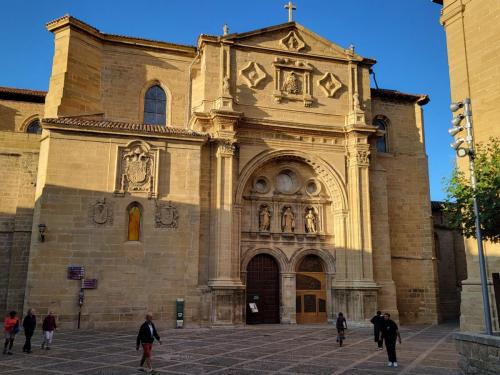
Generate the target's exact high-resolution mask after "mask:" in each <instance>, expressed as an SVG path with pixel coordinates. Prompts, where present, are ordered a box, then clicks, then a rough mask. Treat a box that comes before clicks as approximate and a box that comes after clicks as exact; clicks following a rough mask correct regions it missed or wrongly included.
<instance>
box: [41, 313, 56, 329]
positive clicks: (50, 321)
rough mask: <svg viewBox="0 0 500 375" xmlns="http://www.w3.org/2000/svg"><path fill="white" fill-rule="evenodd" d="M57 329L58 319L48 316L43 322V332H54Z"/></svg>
mask: <svg viewBox="0 0 500 375" xmlns="http://www.w3.org/2000/svg"><path fill="white" fill-rule="evenodd" d="M56 328H57V326H56V318H55V317H54V315H47V316H46V317H45V319H44V320H43V324H42V330H43V331H53V330H55V329H56Z"/></svg>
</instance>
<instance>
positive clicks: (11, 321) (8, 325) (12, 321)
mask: <svg viewBox="0 0 500 375" xmlns="http://www.w3.org/2000/svg"><path fill="white" fill-rule="evenodd" d="M16 325H19V321H18V320H17V318H11V317H10V316H8V317H6V318H5V320H4V322H3V330H4V332H5V333H11V332H12V330H13V329H14V327H15V326H16Z"/></svg>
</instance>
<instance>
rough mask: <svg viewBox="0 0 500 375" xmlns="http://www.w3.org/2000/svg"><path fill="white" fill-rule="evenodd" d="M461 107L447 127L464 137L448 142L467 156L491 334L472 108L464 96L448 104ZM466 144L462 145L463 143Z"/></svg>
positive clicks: (458, 151) (488, 326)
mask: <svg viewBox="0 0 500 375" xmlns="http://www.w3.org/2000/svg"><path fill="white" fill-rule="evenodd" d="M462 108H463V113H460V114H458V115H457V116H455V117H453V119H452V120H451V124H452V125H453V127H452V128H451V129H448V133H449V134H450V135H451V136H452V137H454V136H455V135H457V134H458V133H460V132H461V131H463V130H466V136H465V138H462V137H460V138H458V139H456V140H455V141H454V142H453V143H452V144H450V146H451V148H453V149H454V150H455V151H456V153H457V156H458V157H460V158H462V157H464V156H467V155H468V156H469V173H470V184H471V186H472V191H473V197H474V199H473V205H474V216H475V224H476V239H477V250H478V255H479V273H480V276H481V291H482V294H483V309H484V324H485V328H486V334H487V335H491V334H492V333H493V330H492V326H491V315H490V299H489V296H488V277H487V275H486V262H485V260H484V251H483V238H482V235H481V218H480V215H479V209H478V205H477V196H476V174H475V168H474V159H475V153H474V134H473V132H472V110H471V101H470V98H465V99H464V100H463V101H461V102H456V103H452V104H451V105H450V110H451V111H452V112H456V111H458V110H459V109H462ZM464 119H465V125H464V126H462V125H460V124H461V122H462V120H464ZM464 143H465V144H466V146H463V144H464Z"/></svg>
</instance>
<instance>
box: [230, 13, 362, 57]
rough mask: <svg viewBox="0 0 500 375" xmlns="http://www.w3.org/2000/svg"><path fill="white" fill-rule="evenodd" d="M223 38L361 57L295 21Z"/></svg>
mask: <svg viewBox="0 0 500 375" xmlns="http://www.w3.org/2000/svg"><path fill="white" fill-rule="evenodd" d="M224 39H225V40H231V41H233V42H234V43H235V44H237V45H238V44H240V45H245V46H254V47H257V48H258V47H260V48H266V49H272V50H278V51H287V52H297V53H304V54H312V55H317V56H325V57H333V58H339V59H342V60H347V59H354V60H362V59H363V58H362V57H361V56H359V55H357V54H355V53H354V54H353V53H352V52H350V51H347V50H345V49H344V48H342V47H340V46H339V45H337V44H335V43H332V42H331V41H329V40H327V39H325V38H323V37H321V36H319V35H318V34H316V33H314V32H312V31H311V30H309V29H307V28H305V27H304V26H302V25H300V24H298V23H296V22H288V23H284V24H281V25H276V26H271V27H266V28H263V29H258V30H254V31H249V32H245V33H237V34H230V35H227V36H225V37H224Z"/></svg>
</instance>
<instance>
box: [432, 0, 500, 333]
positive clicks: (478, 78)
mask: <svg viewBox="0 0 500 375" xmlns="http://www.w3.org/2000/svg"><path fill="white" fill-rule="evenodd" d="M499 12H500V2H498V1H497V0H444V1H443V10H442V16H441V20H440V21H441V23H442V25H443V26H444V28H445V31H446V42H447V47H448V63H449V66H450V85H451V97H452V100H453V101H460V100H463V99H464V98H466V97H469V98H470V99H471V102H472V113H473V117H474V123H473V126H474V137H475V141H476V143H480V142H487V141H488V139H489V137H500V127H499V126H492V124H498V118H499V117H500V107H499V106H498V105H496V103H498V102H499V100H500V91H499V90H498V82H499V81H500V69H499V64H500V63H499V56H500V38H498V35H499V33H500V22H498V14H499ZM485 46H487V48H485ZM443 135H444V136H446V133H445V132H444V131H443ZM457 162H458V165H459V167H460V168H461V169H462V170H464V171H467V168H468V164H467V163H468V161H467V158H458V161H457ZM465 249H466V254H467V271H468V278H467V280H464V282H463V283H462V284H463V289H462V306H461V312H462V314H461V317H460V327H461V329H463V330H468V331H470V330H482V329H483V327H484V321H483V314H482V313H481V312H480V311H478V306H482V297H481V287H480V276H479V263H478V256H477V244H476V241H475V240H474V239H471V240H466V241H465ZM484 251H485V255H486V268H487V270H488V275H487V276H488V278H489V280H490V281H489V286H490V305H491V312H492V320H493V328H494V329H497V330H498V329H499V328H500V325H499V318H498V315H499V314H500V312H498V311H496V304H495V300H494V294H493V291H492V289H493V287H492V282H491V277H492V276H491V274H492V273H493V272H498V271H499V270H500V244H493V243H491V242H485V243H484Z"/></svg>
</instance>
